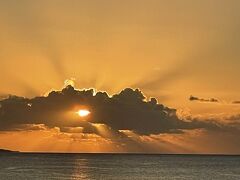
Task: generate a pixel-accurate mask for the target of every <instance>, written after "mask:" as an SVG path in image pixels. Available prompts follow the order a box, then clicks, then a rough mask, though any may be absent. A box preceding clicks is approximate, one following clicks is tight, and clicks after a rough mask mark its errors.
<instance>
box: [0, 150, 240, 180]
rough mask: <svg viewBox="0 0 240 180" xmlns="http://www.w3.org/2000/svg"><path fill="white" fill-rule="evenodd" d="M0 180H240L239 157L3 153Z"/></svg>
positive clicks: (1, 155) (0, 158)
mask: <svg viewBox="0 0 240 180" xmlns="http://www.w3.org/2000/svg"><path fill="white" fill-rule="evenodd" d="M0 179H3V180H28V179H29V180H34V179H39V180H41V179H43V180H45V179H60V180H61V179H83V180H85V179H99V180H101V179H107V180H108V179H109V180H110V179H111V180H118V179H119V180H124V179H126V180H130V179H131V180H135V179H150V180H151V179H176V180H185V179H187V180H195V179H196V180H201V179H203V180H208V179H209V180H215V179H216V180H228V179H229V180H240V156H223V155H149V154H145V155H144V154H57V153H2V154H0Z"/></svg>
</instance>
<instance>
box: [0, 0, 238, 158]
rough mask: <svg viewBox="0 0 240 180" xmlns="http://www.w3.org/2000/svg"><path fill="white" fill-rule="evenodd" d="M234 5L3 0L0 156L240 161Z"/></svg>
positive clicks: (230, 0)
mask: <svg viewBox="0 0 240 180" xmlns="http://www.w3.org/2000/svg"><path fill="white" fill-rule="evenodd" d="M239 7H240V1H239V0H201V1H200V0H199V1H192V0H184V1H180V0H171V1H162V0H121V1H120V0H101V1H100V0H90V1H84V0H42V1H32V0H22V1H18V0H0V68H1V71H0V77H1V84H0V99H1V100H0V149H1V148H5V149H12V150H20V151H46V152H48V151H51V152H149V153H151V152H155V153H156V152H157V153H227V154H228V153H229V154H239V153H240V141H239V140H240V138H239V137H240V93H239V92H240V83H239V80H240V78H239V77H240V71H239V67H240V34H239V32H240V21H239V19H240V11H239ZM68 85H71V86H68ZM73 87H74V88H75V89H73ZM84 88H85V89H89V88H94V92H93V94H91V91H89V93H90V95H89V94H87V93H86V94H84V95H83V96H84V98H83V100H82V99H81V98H80V97H79V95H78V94H79V93H80V94H81V93H82V92H86V91H87V90H86V91H84V90H83V89H84ZM126 88H129V89H126ZM130 88H131V89H130ZM136 88H138V89H139V90H135V89H136ZM124 89H125V90H124ZM52 91H55V94H54V93H51V92H52ZM100 91H101V92H107V94H105V93H102V94H100V93H99V94H100V96H99V97H100V98H103V101H102V99H101V100H99V99H98V97H97V96H96V94H97V92H100ZM87 92H88V91H87ZM49 93H50V94H52V96H51V95H50V94H49ZM9 95H15V96H10V97H9ZM39 96H41V97H42V98H39V99H38V98H36V97H39ZM19 97H25V98H26V99H23V98H19ZM151 97H154V98H156V99H157V101H158V103H157V104H156V102H155V100H153V99H152V100H151V99H150V98H151ZM160 104H162V105H163V107H164V108H162V106H161V108H162V109H161V108H160ZM47 107H48V108H47ZM167 107H168V108H167ZM27 108H29V109H27ZM174 109H176V110H174ZM79 110H87V111H89V114H88V113H87V116H86V117H81V116H79V115H80V113H77V112H79ZM121 118H123V119H121ZM158 120H159V121H158ZM122 128H123V129H122ZM86 129H87V130H86Z"/></svg>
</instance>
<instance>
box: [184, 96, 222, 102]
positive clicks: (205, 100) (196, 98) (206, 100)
mask: <svg viewBox="0 0 240 180" xmlns="http://www.w3.org/2000/svg"><path fill="white" fill-rule="evenodd" d="M189 100H190V101H199V102H215V103H218V102H219V100H218V99H216V98H210V99H204V98H199V97H196V96H190V97H189Z"/></svg>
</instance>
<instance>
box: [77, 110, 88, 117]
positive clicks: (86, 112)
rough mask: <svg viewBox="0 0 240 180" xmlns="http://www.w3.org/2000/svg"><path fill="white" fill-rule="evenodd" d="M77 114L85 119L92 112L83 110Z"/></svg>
mask: <svg viewBox="0 0 240 180" xmlns="http://www.w3.org/2000/svg"><path fill="white" fill-rule="evenodd" d="M77 114H78V115H79V116H80V117H85V116H88V115H89V114H90V111H88V110H87V109H81V110H79V111H78V112H77Z"/></svg>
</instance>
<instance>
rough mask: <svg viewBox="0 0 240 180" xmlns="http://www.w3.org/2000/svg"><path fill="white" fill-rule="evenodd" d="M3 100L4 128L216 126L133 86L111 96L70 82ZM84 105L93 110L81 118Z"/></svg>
mask: <svg viewBox="0 0 240 180" xmlns="http://www.w3.org/2000/svg"><path fill="white" fill-rule="evenodd" d="M0 104H1V106H0V130H1V131H6V130H15V129H19V128H21V127H22V128H23V127H24V126H26V125H28V128H30V126H29V125H31V124H33V125H34V124H41V125H44V127H45V126H46V127H48V128H53V127H59V128H60V130H61V131H62V132H68V131H71V130H72V131H79V130H82V132H83V133H95V134H98V135H101V133H100V132H99V129H98V128H97V127H96V125H97V124H103V125H106V127H108V128H110V129H111V130H112V132H117V134H118V132H120V131H119V130H131V131H133V132H135V133H137V134H142V135H149V134H160V133H180V132H181V131H182V130H188V129H198V128H217V126H216V125H215V124H214V123H209V122H203V121H198V120H193V121H184V120H181V119H179V118H178V117H177V115H176V110H175V109H172V108H168V107H166V106H164V105H162V104H159V103H158V102H157V100H156V99H155V98H151V99H150V100H149V101H147V100H146V97H145V96H144V95H143V93H142V92H141V91H140V90H139V89H131V88H126V89H124V90H122V91H121V92H120V93H119V94H115V95H113V96H112V97H109V96H108V94H107V93H106V92H97V93H96V94H94V90H93V89H88V90H76V89H74V88H73V87H72V86H70V85H69V86H67V87H65V88H64V89H62V91H52V92H50V93H49V95H48V96H47V97H44V96H40V97H35V98H32V99H29V98H24V97H18V96H9V97H8V98H6V99H3V100H1V101H0ZM81 108H87V109H89V111H90V112H91V114H90V116H89V117H87V118H86V119H81V117H79V116H78V115H77V113H76V111H77V110H79V109H81ZM31 128H33V129H38V128H42V126H32V127H31ZM31 128H30V129H31ZM74 128H75V129H74ZM23 129H24V128H23Z"/></svg>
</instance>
